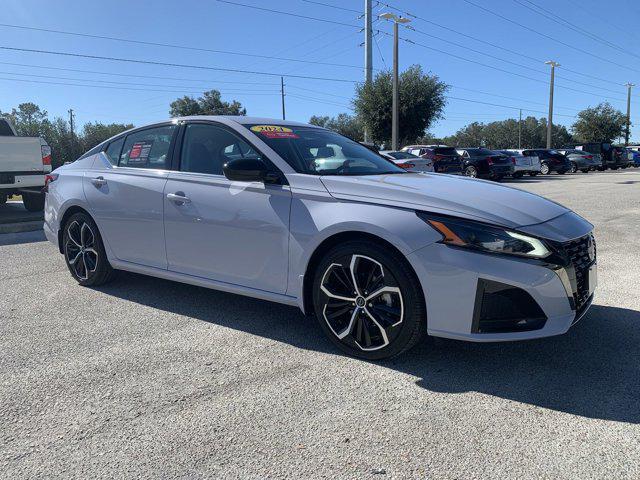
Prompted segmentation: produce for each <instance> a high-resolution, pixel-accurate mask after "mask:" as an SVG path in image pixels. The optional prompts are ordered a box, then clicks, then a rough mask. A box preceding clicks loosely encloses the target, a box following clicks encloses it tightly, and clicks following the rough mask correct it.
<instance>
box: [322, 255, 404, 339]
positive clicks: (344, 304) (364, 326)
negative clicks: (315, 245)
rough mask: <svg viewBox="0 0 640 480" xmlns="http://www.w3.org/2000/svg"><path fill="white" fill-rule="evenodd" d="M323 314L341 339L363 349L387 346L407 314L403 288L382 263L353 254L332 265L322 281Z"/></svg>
mask: <svg viewBox="0 0 640 480" xmlns="http://www.w3.org/2000/svg"><path fill="white" fill-rule="evenodd" d="M320 290H321V292H322V295H321V298H322V307H321V309H322V316H323V319H324V321H325V322H326V324H327V325H328V327H329V329H330V330H331V331H332V332H333V334H334V335H335V336H336V337H337V338H338V339H339V340H340V341H341V342H344V343H346V344H348V345H351V346H353V347H355V348H358V349H360V350H363V351H374V350H379V349H381V348H384V347H386V346H387V345H389V344H390V343H392V342H393V341H394V339H395V338H396V337H397V335H398V333H399V330H400V329H399V328H395V327H397V326H399V325H400V324H401V323H402V321H403V317H404V304H403V299H402V292H401V291H400V288H399V287H398V283H397V281H396V279H395V278H394V277H393V275H392V274H391V273H390V272H388V271H387V272H385V269H384V268H383V266H382V264H380V263H379V262H377V261H376V260H374V259H372V258H370V257H366V256H364V255H358V254H353V255H349V256H345V257H342V258H340V259H339V260H338V261H336V262H334V263H332V264H331V265H329V267H328V268H327V269H326V271H325V272H324V275H323V276H322V281H321V283H320Z"/></svg>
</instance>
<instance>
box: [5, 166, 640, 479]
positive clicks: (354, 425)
mask: <svg viewBox="0 0 640 480" xmlns="http://www.w3.org/2000/svg"><path fill="white" fill-rule="evenodd" d="M511 184H512V185H514V186H517V187H518V188H523V189H526V190H530V191H533V192H536V193H540V194H542V195H545V196H547V197H549V198H551V199H553V200H556V201H558V202H560V203H563V204H565V205H567V206H569V207H571V208H573V209H575V210H576V211H577V212H578V213H580V214H582V215H583V216H584V217H586V218H587V219H589V220H590V221H591V222H592V223H594V224H595V225H596V236H597V239H598V254H599V282H600V287H599V290H598V292H597V298H596V300H595V304H594V306H593V308H592V309H591V310H590V312H589V313H588V315H587V316H586V317H585V318H584V319H583V320H582V321H581V322H580V323H579V324H578V325H576V326H575V327H574V328H573V329H572V330H571V331H570V332H569V333H568V334H566V335H564V336H561V337H557V338H551V339H545V340H538V341H531V342H524V343H511V344H467V343H462V342H456V341H449V340H433V341H431V342H426V343H425V344H424V345H421V346H419V347H418V348H416V349H415V350H413V351H411V352H410V353H408V354H406V355H404V356H402V357H400V358H398V359H395V360H393V361H387V362H381V363H368V362H364V361H361V360H355V359H352V358H347V357H345V356H342V355H340V354H339V353H338V352H337V351H336V350H335V349H334V348H333V347H332V346H331V344H330V343H329V341H328V340H325V338H324V336H323V335H322V332H321V331H320V328H319V327H318V326H317V325H316V324H315V322H314V321H312V320H309V319H305V318H304V317H303V316H302V315H301V314H300V313H299V311H297V310H296V309H294V308H290V307H284V306H280V305H277V304H271V303H267V302H262V301H258V300H253V299H248V298H243V297H238V296H234V295H230V294H224V293H219V292H215V291H211V290H206V289H201V288H196V287H191V286H187V285H181V284H177V283H173V282H168V281H163V280H158V279H154V278H148V277H144V276H139V275H133V274H124V273H123V274H120V275H119V277H118V279H117V280H116V281H115V282H113V283H111V284H109V285H108V286H105V287H101V288H98V289H89V288H81V287H79V286H78V285H77V284H76V283H75V282H74V281H73V280H72V279H71V277H70V275H69V273H68V272H67V270H66V267H65V265H64V263H63V259H62V257H61V256H60V255H58V254H56V251H55V249H54V248H53V247H52V246H51V245H49V244H48V243H46V242H44V241H43V240H44V237H43V236H42V233H41V232H32V233H26V234H14V235H0V293H1V295H0V477H3V478H11V479H19V478H42V477H47V478H83V479H85V478H107V479H113V478H174V477H175V478H194V479H196V478H242V479H250V478H358V479H360V478H465V479H467V478H507V477H508V478H580V479H586V478H604V477H608V478H630V479H637V478H639V477H640V426H639V423H640V403H639V402H638V395H639V393H640V301H639V299H638V294H637V291H638V285H640V261H639V260H640V253H638V248H637V247H638V245H639V242H638V238H639V237H640V222H639V221H638V218H640V172H639V171H638V170H635V171H624V172H612V173H597V174H594V173H591V174H588V175H585V174H576V175H565V176H558V175H552V176H550V177H548V178H545V179H523V180H520V181H514V182H512V183H511Z"/></svg>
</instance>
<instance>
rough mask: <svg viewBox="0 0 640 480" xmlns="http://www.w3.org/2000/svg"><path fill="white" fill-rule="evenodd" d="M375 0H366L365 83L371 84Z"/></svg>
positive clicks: (366, 140) (366, 138) (367, 137)
mask: <svg viewBox="0 0 640 480" xmlns="http://www.w3.org/2000/svg"><path fill="white" fill-rule="evenodd" d="M372 3H373V0H364V81H365V83H366V84H370V83H371V81H372V80H373V30H372V25H373V20H372V18H371V15H372V12H373V5H372ZM364 141H365V142H368V141H369V130H368V129H367V127H366V126H365V128H364Z"/></svg>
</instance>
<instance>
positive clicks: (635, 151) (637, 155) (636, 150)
mask: <svg viewBox="0 0 640 480" xmlns="http://www.w3.org/2000/svg"><path fill="white" fill-rule="evenodd" d="M628 148H629V150H630V151H631V155H632V157H631V158H632V160H633V166H634V167H636V168H638V167H640V146H637V145H632V146H631V147H628Z"/></svg>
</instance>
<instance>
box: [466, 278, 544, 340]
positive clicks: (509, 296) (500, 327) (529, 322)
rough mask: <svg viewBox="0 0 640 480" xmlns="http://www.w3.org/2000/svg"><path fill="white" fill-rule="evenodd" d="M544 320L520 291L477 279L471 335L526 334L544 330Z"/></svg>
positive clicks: (533, 301)
mask: <svg viewBox="0 0 640 480" xmlns="http://www.w3.org/2000/svg"><path fill="white" fill-rule="evenodd" d="M546 322H547V317H546V315H545V314H544V312H543V311H542V309H541V308H540V305H538V304H537V303H536V301H535V300H534V299H533V297H532V296H531V295H530V294H529V293H528V292H526V291H524V290H522V289H521V288H518V287H514V286H513V285H507V284H505V283H500V282H494V281H492V280H484V279H480V280H478V289H477V292H476V303H475V307H474V312H473V326H472V330H471V331H472V333H510V332H528V331H531V330H539V329H541V328H542V327H544V325H545V323H546Z"/></svg>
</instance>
